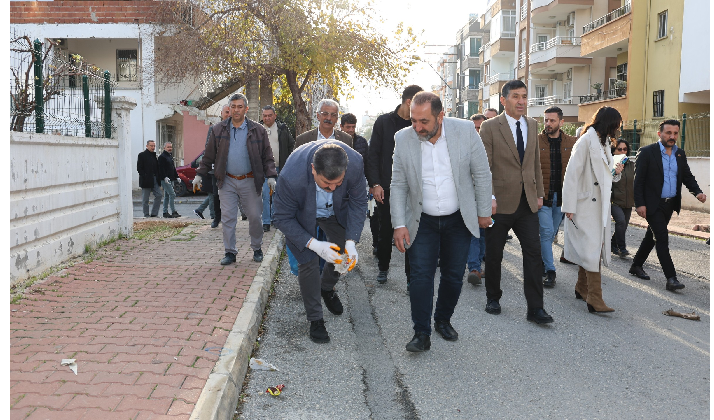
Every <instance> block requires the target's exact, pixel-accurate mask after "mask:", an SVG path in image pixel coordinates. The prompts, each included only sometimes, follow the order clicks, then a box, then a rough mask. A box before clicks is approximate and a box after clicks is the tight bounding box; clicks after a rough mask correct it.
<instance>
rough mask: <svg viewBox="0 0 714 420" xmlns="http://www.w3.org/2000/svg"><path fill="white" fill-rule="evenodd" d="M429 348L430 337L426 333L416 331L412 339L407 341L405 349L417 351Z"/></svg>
mask: <svg viewBox="0 0 714 420" xmlns="http://www.w3.org/2000/svg"><path fill="white" fill-rule="evenodd" d="M430 348H431V338H429V334H427V333H419V332H418V333H416V334H414V338H412V341H410V342H408V343H407V351H411V352H415V353H419V352H422V351H427V350H429V349H430Z"/></svg>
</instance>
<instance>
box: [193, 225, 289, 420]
mask: <svg viewBox="0 0 714 420" xmlns="http://www.w3.org/2000/svg"><path fill="white" fill-rule="evenodd" d="M284 238H285V237H284V236H283V234H282V233H281V232H280V231H278V232H275V236H273V240H272V241H271V242H270V246H269V247H268V251H267V253H265V259H263V262H262V263H261V264H260V268H258V272H257V273H256V275H255V278H254V279H253V283H252V285H251V286H250V289H249V290H248V294H247V295H246V297H245V300H244V301H243V306H242V307H241V309H240V312H238V317H237V318H236V322H235V323H234V324H233V329H232V330H231V332H230V334H228V337H227V338H226V344H225V345H224V346H223V348H222V349H221V355H220V357H219V358H218V361H217V362H216V366H215V367H214V368H213V370H212V371H211V374H210V375H209V376H208V381H207V382H206V385H205V386H204V387H203V390H202V391H201V395H200V396H199V397H198V401H197V402H196V406H195V407H194V409H193V412H192V413H191V417H190V420H225V419H231V418H233V414H234V412H235V409H236V406H237V405H238V398H239V393H240V389H241V387H242V386H243V380H244V379H245V375H246V373H247V371H248V364H249V362H250V354H251V353H252V351H253V344H254V343H255V339H256V337H257V336H258V330H259V329H260V324H261V322H262V318H263V311H264V310H265V305H266V303H267V301H268V294H269V293H270V287H271V285H272V284H273V276H274V274H275V270H276V269H277V267H278V260H279V259H280V253H281V252H282V248H283V244H284V243H285V239H284Z"/></svg>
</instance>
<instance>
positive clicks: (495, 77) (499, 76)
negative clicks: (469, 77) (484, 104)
mask: <svg viewBox="0 0 714 420" xmlns="http://www.w3.org/2000/svg"><path fill="white" fill-rule="evenodd" d="M509 80H513V74H512V73H510V72H508V73H496V74H492V75H490V76H488V78H487V79H486V83H487V84H489V85H492V84H494V83H496V82H507V81H509Z"/></svg>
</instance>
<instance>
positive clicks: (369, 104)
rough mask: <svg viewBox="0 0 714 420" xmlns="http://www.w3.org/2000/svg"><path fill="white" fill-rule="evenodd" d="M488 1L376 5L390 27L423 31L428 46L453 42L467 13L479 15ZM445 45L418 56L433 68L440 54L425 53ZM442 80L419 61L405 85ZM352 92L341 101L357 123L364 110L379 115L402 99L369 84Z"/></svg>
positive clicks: (431, 50)
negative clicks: (351, 94) (400, 24)
mask: <svg viewBox="0 0 714 420" xmlns="http://www.w3.org/2000/svg"><path fill="white" fill-rule="evenodd" d="M486 3H487V0H471V1H468V0H441V1H428V2H427V1H424V0H406V1H388V0H387V1H378V2H376V4H375V8H376V9H377V10H378V11H379V12H380V13H381V15H382V17H383V18H384V19H385V20H386V25H387V26H388V27H389V28H395V27H396V25H397V24H398V23H399V22H404V26H411V27H412V28H413V29H414V31H415V32H417V33H418V32H420V31H421V30H424V34H423V35H422V38H421V39H422V40H423V41H425V42H426V43H427V44H428V45H453V44H454V43H455V41H456V31H457V30H458V29H459V28H461V27H463V26H464V25H466V23H468V19H469V14H470V13H476V14H479V15H480V14H482V13H483V12H484V10H485V9H486ZM447 48H448V47H429V46H427V47H426V48H425V49H424V50H423V51H421V52H419V53H418V54H419V56H421V57H423V58H424V59H427V60H428V61H429V62H431V64H432V66H434V68H436V62H437V60H438V59H439V57H440V55H437V54H427V53H438V54H440V53H443V52H445V51H446V50H447ZM440 83H441V80H440V79H439V76H438V75H437V73H436V72H435V71H434V70H432V69H431V68H430V67H429V66H428V65H426V64H423V63H420V64H418V65H417V66H415V67H414V68H413V69H412V72H411V75H410V77H409V80H408V82H407V84H417V85H419V86H421V87H422V88H424V90H429V89H430V88H431V86H432V85H438V84H440ZM355 85H356V86H358V90H356V91H355V92H354V93H353V96H354V99H351V100H348V101H346V102H345V101H342V102H343V103H344V104H346V105H347V107H348V109H349V111H350V112H351V113H353V114H355V115H356V116H357V124H358V126H360V125H361V124H362V118H361V116H362V115H364V113H365V111H367V113H369V114H370V115H378V114H382V113H384V112H389V111H392V110H394V108H395V107H396V106H397V105H399V103H400V102H401V89H400V91H399V92H393V91H390V90H389V89H385V88H381V87H380V86H377V85H372V86H369V87H367V88H366V89H365V88H361V87H359V86H361V84H360V83H355Z"/></svg>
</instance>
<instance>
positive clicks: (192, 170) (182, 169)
mask: <svg viewBox="0 0 714 420" xmlns="http://www.w3.org/2000/svg"><path fill="white" fill-rule="evenodd" d="M203 153H204V152H201V154H200V155H198V156H197V157H196V159H194V160H192V161H191V163H189V164H188V165H184V166H179V167H178V168H176V172H177V173H178V176H179V177H178V179H177V180H176V181H174V191H175V192H176V195H177V196H179V197H183V196H184V195H186V194H188V193H189V191H193V178H195V177H196V168H198V164H199V163H201V159H203Z"/></svg>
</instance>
